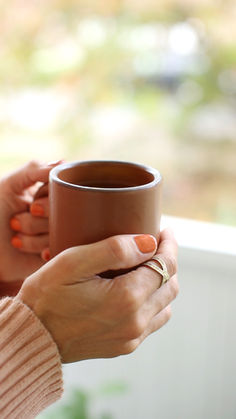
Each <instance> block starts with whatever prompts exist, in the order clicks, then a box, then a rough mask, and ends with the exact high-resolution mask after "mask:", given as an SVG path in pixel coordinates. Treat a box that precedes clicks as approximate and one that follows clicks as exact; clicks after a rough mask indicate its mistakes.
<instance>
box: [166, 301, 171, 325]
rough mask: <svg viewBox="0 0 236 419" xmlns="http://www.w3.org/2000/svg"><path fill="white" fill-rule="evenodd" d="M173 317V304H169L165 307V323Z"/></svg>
mask: <svg viewBox="0 0 236 419" xmlns="http://www.w3.org/2000/svg"><path fill="white" fill-rule="evenodd" d="M171 317H172V310H171V306H170V305H169V306H167V307H166V308H165V323H167V322H168V321H169V320H170V319H171Z"/></svg>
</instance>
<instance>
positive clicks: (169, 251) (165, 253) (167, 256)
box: [136, 229, 178, 292]
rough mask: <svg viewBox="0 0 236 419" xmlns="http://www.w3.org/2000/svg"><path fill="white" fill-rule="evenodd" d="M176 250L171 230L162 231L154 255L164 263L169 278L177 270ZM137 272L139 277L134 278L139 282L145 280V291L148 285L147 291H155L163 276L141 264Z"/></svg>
mask: <svg viewBox="0 0 236 419" xmlns="http://www.w3.org/2000/svg"><path fill="white" fill-rule="evenodd" d="M177 250H178V246H177V243H176V240H175V237H174V235H173V233H172V231H171V230H169V229H166V230H164V231H162V232H161V237H160V244H159V247H158V251H157V253H156V255H157V256H159V257H160V258H161V259H162V260H163V262H164V263H165V265H166V268H167V272H168V274H169V276H170V278H171V277H172V276H173V275H175V274H176V272H177ZM154 263H156V262H154ZM157 265H158V266H159V263H157ZM144 270H145V272H144ZM137 272H138V274H139V277H138V276H137V277H136V279H137V280H138V281H139V282H140V283H141V282H144V281H146V285H147V287H146V288H147V292H148V286H149V285H150V290H149V292H153V291H155V289H157V288H159V287H160V286H161V284H162V280H163V276H162V275H161V274H159V273H158V272H156V271H155V270H153V269H152V268H150V267H148V266H141V267H140V268H138V270H137ZM142 278H143V281H142ZM144 285H145V284H144ZM136 286H137V285H136Z"/></svg>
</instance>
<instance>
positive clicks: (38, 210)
mask: <svg viewBox="0 0 236 419" xmlns="http://www.w3.org/2000/svg"><path fill="white" fill-rule="evenodd" d="M30 212H31V214H32V215H35V216H38V217H43V216H44V209H43V207H42V205H40V204H36V203H34V202H33V204H32V205H31V207H30Z"/></svg>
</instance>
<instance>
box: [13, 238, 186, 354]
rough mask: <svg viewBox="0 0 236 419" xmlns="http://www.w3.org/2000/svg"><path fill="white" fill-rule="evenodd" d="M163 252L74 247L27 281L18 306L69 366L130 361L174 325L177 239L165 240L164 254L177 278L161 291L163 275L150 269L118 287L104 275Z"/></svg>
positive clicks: (148, 244)
mask: <svg viewBox="0 0 236 419" xmlns="http://www.w3.org/2000/svg"><path fill="white" fill-rule="evenodd" d="M156 246H157V244H156V240H155V239H154V237H152V236H149V235H144V236H143V235H141V236H131V235H127V236H126V235H124V236H116V237H111V238H109V239H106V240H103V241H101V242H98V243H94V244H91V245H86V246H79V247H73V248H71V249H68V250H66V251H64V252H62V253H61V254H60V255H58V256H56V257H55V258H54V259H52V260H51V261H50V262H48V263H47V264H46V265H44V266H43V267H42V268H41V269H40V270H39V271H37V272H36V273H34V274H33V275H31V276H30V277H29V278H27V280H26V281H25V282H24V284H23V286H22V288H21V290H20V292H19V294H18V295H17V297H16V298H17V299H19V300H20V301H22V302H23V303H25V304H26V305H27V306H29V307H30V308H31V309H32V310H33V311H34V313H35V314H36V315H37V316H38V318H39V319H40V320H41V321H42V323H43V324H44V326H45V327H46V328H47V329H48V331H49V332H50V333H51V335H52V337H53V339H54V341H55V342H56V344H57V346H58V349H59V352H60V354H61V358H62V361H63V362H74V361H78V360H82V359H89V358H104V357H105V358H108V357H114V356H118V355H122V354H128V353H130V352H132V351H134V350H135V349H136V348H137V346H139V344H140V343H141V342H142V341H143V340H144V339H145V338H146V337H147V336H148V335H150V334H151V333H153V332H155V331H156V330H158V329H159V328H160V327H161V326H163V325H164V324H165V323H166V322H167V321H168V320H169V318H170V303H171V301H172V300H173V299H174V298H175V297H176V295H177V293H178V282H177V277H176V265H177V262H176V257H177V256H176V254H177V245H176V242H175V239H174V237H173V235H172V233H171V232H170V231H168V230H166V231H164V232H162V234H161V242H160V245H159V248H158V252H157V254H158V255H160V256H161V258H162V259H163V260H164V261H165V262H166V265H167V269H168V272H169V274H170V276H171V279H170V280H169V281H168V282H167V283H165V284H164V285H162V286H160V285H161V281H162V277H161V275H160V274H158V273H156V272H154V271H153V270H151V269H149V268H147V267H144V266H140V267H138V268H137V269H134V270H132V271H131V272H129V273H127V274H125V275H120V276H117V277H115V278H114V279H104V278H102V277H101V276H99V273H101V272H105V271H108V270H111V269H112V270H114V269H115V270H116V269H118V270H119V269H126V268H131V267H134V266H137V265H140V264H142V263H143V262H144V261H146V260H148V259H150V258H151V257H152V256H153V255H154V254H155V252H156Z"/></svg>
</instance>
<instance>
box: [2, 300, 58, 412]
mask: <svg viewBox="0 0 236 419" xmlns="http://www.w3.org/2000/svg"><path fill="white" fill-rule="evenodd" d="M62 392H63V390H62V371H61V362H60V355H59V352H58V349H57V346H56V344H55V342H54V341H53V339H52V337H51V335H50V334H49V332H48V331H47V330H46V329H45V328H44V326H43V324H42V323H41V322H40V320H39V319H38V318H37V317H36V316H35V315H34V313H33V312H32V311H31V310H30V309H29V308H28V307H27V306H26V305H24V304H22V303H21V302H19V301H17V300H15V299H13V298H5V299H3V300H0V418H1V419H31V418H34V417H35V416H36V415H37V414H38V413H40V412H41V411H42V410H43V409H45V408H46V407H47V406H49V405H50V404H51V403H53V402H55V401H56V400H58V399H59V398H60V397H61V395H62Z"/></svg>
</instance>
